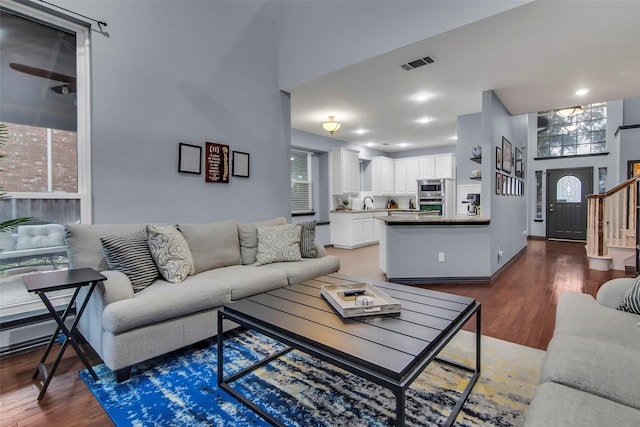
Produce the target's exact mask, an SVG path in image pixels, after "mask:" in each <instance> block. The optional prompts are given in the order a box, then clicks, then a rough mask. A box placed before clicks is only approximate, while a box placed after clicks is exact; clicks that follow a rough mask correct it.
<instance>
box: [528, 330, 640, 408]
mask: <svg viewBox="0 0 640 427" xmlns="http://www.w3.org/2000/svg"><path fill="white" fill-rule="evenodd" d="M636 329H637V331H636V333H635V335H634V336H631V337H628V339H631V340H636V341H639V340H640V328H636ZM638 361H640V352H637V351H633V350H630V349H629V348H628V347H623V346H620V345H615V344H605V343H603V342H600V341H597V340H592V339H587V338H582V337H577V336H570V335H563V336H558V337H555V338H553V339H552V340H551V342H550V343H549V347H548V348H547V354H546V356H545V360H544V363H543V365H542V371H541V374H540V382H549V381H552V382H556V383H560V384H564V385H566V386H569V387H572V388H575V389H577V390H582V391H584V392H587V393H591V394H594V395H597V396H601V397H604V398H607V399H610V400H613V401H615V402H618V403H621V404H623V405H627V406H632V407H634V408H637V409H640V393H638V378H640V363H639V362H638Z"/></svg>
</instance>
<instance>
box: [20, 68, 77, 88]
mask: <svg viewBox="0 0 640 427" xmlns="http://www.w3.org/2000/svg"><path fill="white" fill-rule="evenodd" d="M9 67H11V68H12V69H14V70H16V71H20V72H21V73H25V74H31V75H32V76H36V77H42V78H44V79H49V80H56V81H59V82H62V83H69V84H73V85H74V86H75V83H76V78H75V77H72V76H68V75H66V74H62V73H56V72H55V71H50V70H44V69H42V68H37V67H31V66H29V65H24V64H17V63H15V62H12V63H10V64H9Z"/></svg>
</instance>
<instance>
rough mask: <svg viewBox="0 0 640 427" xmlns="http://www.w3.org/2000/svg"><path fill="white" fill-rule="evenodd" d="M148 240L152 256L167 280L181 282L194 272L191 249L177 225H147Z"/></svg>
mask: <svg viewBox="0 0 640 427" xmlns="http://www.w3.org/2000/svg"><path fill="white" fill-rule="evenodd" d="M147 240H148V244H149V250H150V251H151V256H152V257H153V260H154V261H155V262H156V266H157V267H158V270H160V274H162V277H164V279H165V280H166V281H168V282H171V283H180V282H182V281H183V280H184V279H186V278H187V276H189V275H190V274H193V272H194V270H195V268H194V265H193V257H192V256H191V250H190V249H189V245H188V244H187V241H186V240H185V238H184V236H182V233H180V231H178V229H177V228H176V226H175V225H147Z"/></svg>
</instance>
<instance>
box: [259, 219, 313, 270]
mask: <svg viewBox="0 0 640 427" xmlns="http://www.w3.org/2000/svg"><path fill="white" fill-rule="evenodd" d="M300 230H301V226H300V224H287V225H280V226H276V227H260V226H258V254H257V256H256V259H257V264H258V265H262V264H271V263H272V262H282V261H300V259H301V258H302V256H301V255H300Z"/></svg>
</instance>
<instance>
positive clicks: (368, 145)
mask: <svg viewBox="0 0 640 427" xmlns="http://www.w3.org/2000/svg"><path fill="white" fill-rule="evenodd" d="M374 145H375V144H374V143H373V142H371V141H369V142H367V147H373V146H374Z"/></svg>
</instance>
